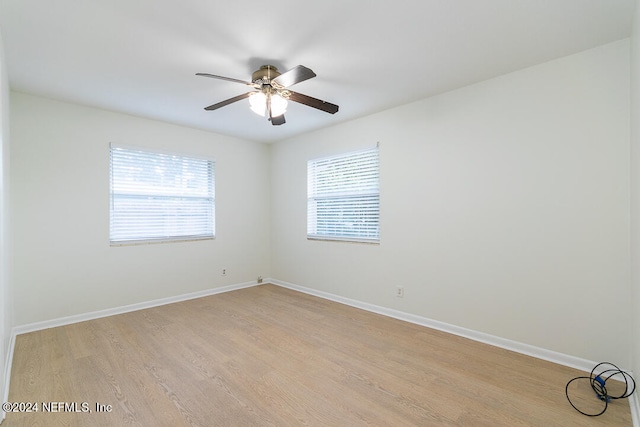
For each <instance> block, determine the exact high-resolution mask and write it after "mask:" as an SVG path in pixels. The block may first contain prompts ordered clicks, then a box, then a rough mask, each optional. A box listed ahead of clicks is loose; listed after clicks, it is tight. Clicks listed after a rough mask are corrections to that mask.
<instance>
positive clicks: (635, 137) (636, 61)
mask: <svg viewBox="0 0 640 427" xmlns="http://www.w3.org/2000/svg"><path fill="white" fill-rule="evenodd" d="M639 117H640V0H636V9H635V14H634V19H633V33H632V36H631V267H632V269H631V278H632V281H631V286H632V291H633V300H632V301H633V306H632V313H633V330H632V335H631V342H632V343H633V372H634V373H635V376H636V378H639V377H638V376H639V375H640V118H639ZM636 399H637V397H636Z"/></svg>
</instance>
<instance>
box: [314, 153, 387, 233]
mask: <svg viewBox="0 0 640 427" xmlns="http://www.w3.org/2000/svg"><path fill="white" fill-rule="evenodd" d="M379 163H380V162H379V155H378V149H377V148H375V149H372V150H366V151H359V152H355V153H348V154H342V155H338V156H332V157H326V158H322V159H316V160H309V162H308V163H307V175H308V177H307V187H308V188H307V194H308V198H307V238H309V239H325V240H346V241H355V242H371V243H376V242H378V241H379V240H380V179H379V178H380V172H379V169H380V167H379Z"/></svg>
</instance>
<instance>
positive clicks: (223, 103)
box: [204, 92, 255, 111]
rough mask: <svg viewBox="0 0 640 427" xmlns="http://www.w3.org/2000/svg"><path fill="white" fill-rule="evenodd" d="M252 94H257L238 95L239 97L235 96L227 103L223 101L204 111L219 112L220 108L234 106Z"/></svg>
mask: <svg viewBox="0 0 640 427" xmlns="http://www.w3.org/2000/svg"><path fill="white" fill-rule="evenodd" d="M252 93H255V92H247V93H243V94H242V95H238V96H234V97H233V98H229V99H227V100H226V101H221V102H218V103H217V104H213V105H209V106H208V107H205V108H204V109H205V110H207V111H213V110H217V109H218V108H221V107H224V106H225V105H229V104H233V103H234V102H237V101H240V100H242V99H244V98H246V97H248V96H249V95H251V94H252Z"/></svg>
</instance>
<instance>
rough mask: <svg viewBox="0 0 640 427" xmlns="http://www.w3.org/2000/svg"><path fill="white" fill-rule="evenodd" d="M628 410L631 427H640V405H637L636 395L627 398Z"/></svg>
mask: <svg viewBox="0 0 640 427" xmlns="http://www.w3.org/2000/svg"><path fill="white" fill-rule="evenodd" d="M629 408H630V409H631V421H633V427H640V405H638V393H633V394H632V395H631V396H629Z"/></svg>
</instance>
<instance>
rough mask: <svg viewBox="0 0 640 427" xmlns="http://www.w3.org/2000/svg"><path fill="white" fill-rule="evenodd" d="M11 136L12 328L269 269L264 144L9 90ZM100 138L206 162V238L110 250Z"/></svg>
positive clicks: (105, 157)
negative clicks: (211, 208)
mask: <svg viewBox="0 0 640 427" xmlns="http://www.w3.org/2000/svg"><path fill="white" fill-rule="evenodd" d="M11 132H12V150H11V181H12V200H11V201H12V218H13V232H14V279H13V280H14V288H15V315H14V317H15V322H14V323H15V324H16V325H24V324H28V323H32V322H38V321H43V320H50V319H56V318H60V317H65V316H70V315H75V314H82V313H87V312H92V311H96V310H101V309H107V308H112V307H119V306H123V305H127V304H133V303H137V302H145V301H150V300H154V299H158V298H164V297H170V296H175V295H181V294H185V293H190V292H196V291H200V290H206V289H211V288H215V287H220V286H223V285H232V284H238V283H244V282H250V281H255V280H256V278H257V277H258V275H262V276H265V277H268V276H269V275H270V255H269V226H270V219H269V210H268V209H267V208H266V207H267V206H268V205H269V199H270V188H269V184H268V182H269V147H268V146H266V145H263V144H257V143H251V142H246V141H242V140H238V139H233V138H228V137H224V136H220V135H215V134H212V133H209V132H204V131H199V130H194V129H189V128H184V127H180V126H175V125H170V124H166V123H161V122H156V121H151V120H146V119H141V118H137V117H133V116H127V115H123V114H117V113H113V112H107V111H103V110H98V109H94V108H88V107H83V106H79V105H75V104H68V103H64V102H58V101H53V100H49V99H44V98H40V97H35V96H30V95H25V94H22V93H16V92H12V94H11ZM110 142H116V143H120V144H127V145H135V146H141V147H149V148H156V149H162V150H169V151H173V152H177V153H184V154H190V155H202V156H206V157H213V158H214V159H215V160H216V231H217V233H216V239H215V240H207V241H198V242H186V243H170V244H153V245H140V246H121V247H110V245H109V143H110ZM222 268H226V269H227V271H228V274H227V276H226V277H224V278H223V277H222V276H221V270H222Z"/></svg>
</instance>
